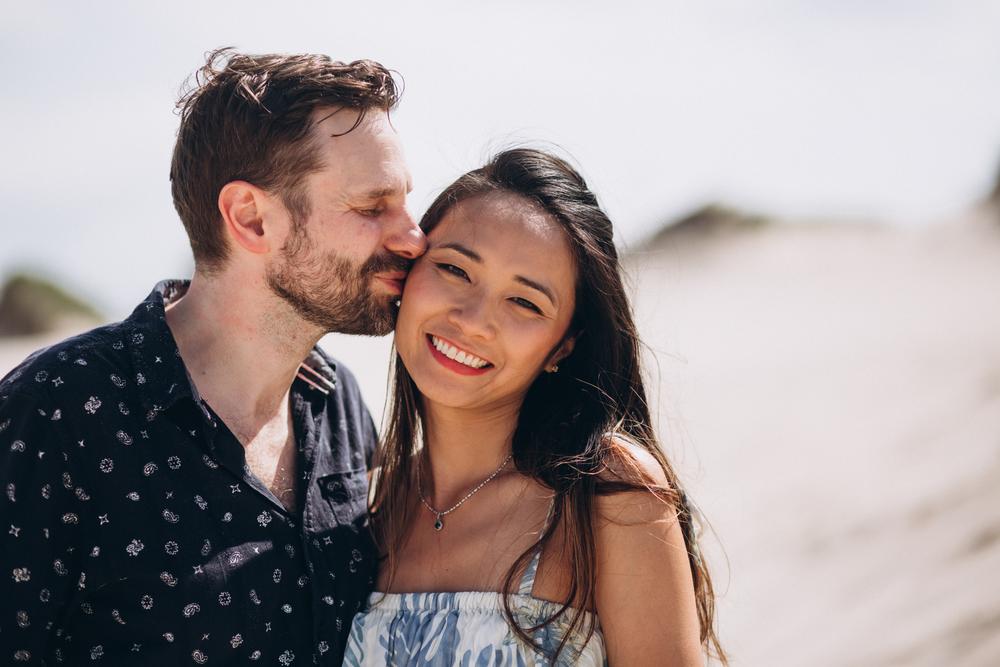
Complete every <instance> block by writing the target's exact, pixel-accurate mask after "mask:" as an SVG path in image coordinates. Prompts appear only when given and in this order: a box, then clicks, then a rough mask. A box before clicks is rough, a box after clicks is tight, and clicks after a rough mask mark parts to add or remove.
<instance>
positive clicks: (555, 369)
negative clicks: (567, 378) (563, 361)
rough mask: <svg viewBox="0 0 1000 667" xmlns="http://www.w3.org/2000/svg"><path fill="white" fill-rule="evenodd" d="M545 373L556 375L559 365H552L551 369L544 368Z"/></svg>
mask: <svg viewBox="0 0 1000 667" xmlns="http://www.w3.org/2000/svg"><path fill="white" fill-rule="evenodd" d="M545 372H546V373H558V372H559V364H552V368H546V369H545Z"/></svg>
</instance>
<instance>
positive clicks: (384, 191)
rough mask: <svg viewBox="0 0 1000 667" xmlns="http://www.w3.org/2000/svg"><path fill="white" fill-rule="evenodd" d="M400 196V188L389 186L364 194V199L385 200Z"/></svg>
mask: <svg viewBox="0 0 1000 667" xmlns="http://www.w3.org/2000/svg"><path fill="white" fill-rule="evenodd" d="M396 194H399V188H397V187H393V186H391V185H387V186H385V187H382V188H375V189H374V190H369V191H368V192H366V193H364V194H363V195H362V197H364V198H365V199H383V198H385V197H391V196H392V195H396Z"/></svg>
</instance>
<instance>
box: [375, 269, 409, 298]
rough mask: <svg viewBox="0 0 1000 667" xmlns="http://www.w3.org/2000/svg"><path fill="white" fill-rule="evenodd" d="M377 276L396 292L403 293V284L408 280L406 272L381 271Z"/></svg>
mask: <svg viewBox="0 0 1000 667" xmlns="http://www.w3.org/2000/svg"><path fill="white" fill-rule="evenodd" d="M375 277H376V278H378V279H379V280H380V281H381V282H382V283H384V284H385V285H388V286H389V288H390V289H391V290H392V291H393V293H394V294H402V293H403V284H404V283H405V282H406V274H405V273H380V274H378V275H376V276H375Z"/></svg>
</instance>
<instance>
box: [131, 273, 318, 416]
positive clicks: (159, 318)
mask: <svg viewBox="0 0 1000 667" xmlns="http://www.w3.org/2000/svg"><path fill="white" fill-rule="evenodd" d="M190 284H191V282H190V281H189V280H164V281H161V282H159V283H157V284H156V286H155V287H153V291H152V292H150V293H149V296H147V297H146V298H145V299H143V301H142V303H140V304H139V305H138V306H136V308H135V310H133V311H132V314H131V315H130V316H129V317H128V318H127V319H126V320H125V322H124V325H125V328H126V331H127V337H128V345H129V349H130V350H131V352H132V358H133V361H134V363H135V367H136V370H137V373H136V377H135V381H136V385H137V386H138V387H139V388H140V392H141V398H142V402H143V407H144V408H145V410H146V411H147V415H146V416H147V418H148V419H150V420H152V419H153V418H154V417H155V413H157V412H163V411H165V410H167V409H169V408H170V407H171V406H172V405H174V404H175V403H177V401H179V400H181V399H185V398H189V399H191V400H192V401H194V403H195V404H196V405H197V406H198V407H200V408H202V409H203V410H204V408H203V407H202V405H201V396H199V394H198V389H197V388H196V387H195V386H194V382H192V381H191V376H190V375H188V372H187V368H186V367H185V366H184V360H183V359H182V358H181V354H180V350H179V349H178V347H177V341H176V340H174V335H173V333H172V332H171V331H170V327H169V326H167V318H166V306H167V305H169V304H170V303H172V302H174V301H176V300H178V299H180V298H181V297H182V296H184V294H185V292H187V289H188V287H189V286H190ZM303 365H304V366H308V367H309V368H310V369H312V371H315V373H318V374H319V375H320V376H322V377H323V378H326V380H327V381H328V382H326V383H324V382H316V378H315V377H314V376H313V375H312V374H310V373H309V372H308V371H302V370H301V369H300V371H299V376H298V379H297V380H296V383H297V384H298V383H301V384H299V386H300V387H301V390H302V391H305V393H306V394H312V393H313V392H314V391H315V390H316V389H315V387H314V385H319V386H321V387H323V388H324V389H326V390H327V391H323V392H322V393H324V394H326V393H329V391H333V390H335V389H336V385H337V364H336V362H335V361H334V360H333V359H332V358H330V357H329V356H328V355H327V354H326V353H325V352H323V351H322V350H321V349H320V348H319V347H314V348H313V349H312V350H311V351H310V352H309V355H308V356H307V357H306V358H305V360H304V361H303ZM293 387H294V385H293ZM321 391H322V390H321ZM205 412H206V416H208V413H207V411H205Z"/></svg>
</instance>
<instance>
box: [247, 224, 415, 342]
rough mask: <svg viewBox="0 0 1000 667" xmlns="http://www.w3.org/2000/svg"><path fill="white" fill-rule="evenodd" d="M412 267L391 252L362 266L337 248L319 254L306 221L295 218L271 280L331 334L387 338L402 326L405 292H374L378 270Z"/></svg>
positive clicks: (308, 318) (278, 291)
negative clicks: (399, 308)
mask: <svg viewBox="0 0 1000 667" xmlns="http://www.w3.org/2000/svg"><path fill="white" fill-rule="evenodd" d="M409 267H410V262H409V260H407V259H405V258H403V257H400V256H398V255H393V254H389V253H384V254H376V255H372V256H371V257H369V258H368V260H366V261H365V262H364V263H363V264H361V265H360V266H358V265H357V264H355V263H353V262H351V261H350V260H349V259H347V258H346V257H342V256H340V255H338V254H337V253H335V252H328V253H318V252H314V251H312V249H311V247H310V243H309V236H308V234H307V232H306V229H305V225H304V224H303V223H302V222H300V221H295V222H293V230H292V234H291V237H290V238H289V239H288V241H287V242H286V243H285V245H284V246H283V247H282V248H281V260H280V261H279V263H277V265H272V266H270V267H268V269H267V275H266V276H265V280H266V282H267V286H268V287H269V288H270V289H271V291H272V292H274V293H275V294H276V295H277V296H278V297H280V298H281V299H283V300H284V301H285V302H286V303H287V304H288V305H290V306H291V307H292V308H293V309H294V310H295V312H296V313H297V314H298V315H299V316H300V317H302V318H303V319H305V320H306V321H308V322H310V323H312V324H314V325H316V326H318V327H320V328H321V329H322V330H323V331H325V332H327V333H331V332H336V333H343V334H353V335H361V336H384V335H386V334H388V333H390V332H391V331H392V329H393V327H394V326H395V324H396V305H395V303H396V301H397V300H398V299H399V296H398V295H395V294H385V293H382V294H379V293H373V291H372V287H373V280H374V277H375V274H377V273H382V272H386V271H407V270H408V269H409Z"/></svg>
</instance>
